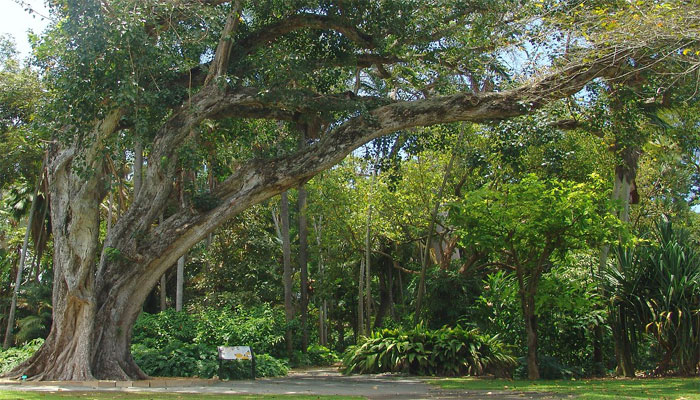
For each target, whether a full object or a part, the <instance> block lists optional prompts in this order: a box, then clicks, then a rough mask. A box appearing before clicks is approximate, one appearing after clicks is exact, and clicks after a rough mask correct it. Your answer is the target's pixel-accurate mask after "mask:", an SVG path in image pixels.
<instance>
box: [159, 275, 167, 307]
mask: <svg viewBox="0 0 700 400" xmlns="http://www.w3.org/2000/svg"><path fill="white" fill-rule="evenodd" d="M166 285H167V282H166V279H165V274H163V275H161V276H160V286H159V288H160V311H165V310H166V309H167V308H168V303H167V300H168V297H167V292H166Z"/></svg>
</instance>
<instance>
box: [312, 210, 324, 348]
mask: <svg viewBox="0 0 700 400" xmlns="http://www.w3.org/2000/svg"><path fill="white" fill-rule="evenodd" d="M313 221H314V223H313V225H314V231H315V232H316V247H318V278H317V279H318V283H317V285H318V286H322V285H325V283H326V280H325V265H324V264H323V248H322V247H321V233H322V223H323V216H322V215H321V216H319V217H318V218H315V217H314V218H313ZM327 320H328V302H327V301H326V298H325V295H321V304H320V307H319V310H318V340H319V343H320V344H321V346H328V329H327V327H326V326H327Z"/></svg>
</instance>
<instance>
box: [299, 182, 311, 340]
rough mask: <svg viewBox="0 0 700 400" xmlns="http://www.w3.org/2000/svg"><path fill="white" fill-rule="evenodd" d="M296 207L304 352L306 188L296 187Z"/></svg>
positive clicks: (306, 284) (307, 290)
mask: <svg viewBox="0 0 700 400" xmlns="http://www.w3.org/2000/svg"><path fill="white" fill-rule="evenodd" d="M297 193H298V199H297V207H298V211H299V216H298V217H299V271H300V281H301V282H300V286H301V312H300V314H301V351H302V352H304V353H306V349H307V348H308V347H309V325H308V319H309V265H308V264H309V261H308V259H309V257H308V248H309V246H308V240H307V238H308V226H307V220H306V197H307V193H306V188H305V187H304V186H303V185H302V186H299V189H298V192H297Z"/></svg>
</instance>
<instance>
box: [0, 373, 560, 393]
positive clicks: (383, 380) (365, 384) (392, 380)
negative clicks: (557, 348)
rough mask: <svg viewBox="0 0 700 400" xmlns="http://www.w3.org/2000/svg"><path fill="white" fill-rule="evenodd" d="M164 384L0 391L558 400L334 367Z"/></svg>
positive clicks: (48, 385)
mask: <svg viewBox="0 0 700 400" xmlns="http://www.w3.org/2000/svg"><path fill="white" fill-rule="evenodd" d="M160 382H165V383H167V384H165V385H161V387H114V386H112V387H101V385H94V387H86V386H85V385H84V384H82V383H78V382H73V383H71V382H41V383H40V384H32V383H30V382H25V383H23V384H21V385H19V384H17V383H7V382H0V390H32V391H51V392H55V391H124V392H149V393H212V394H213V393H217V394H232V395H236V394H241V395H243V394H246V395H256V394H308V395H331V396H332V395H339V396H340V395H342V396H363V397H366V398H368V399H499V400H500V399H558V398H560V397H554V396H551V395H546V394H537V393H518V392H488V391H478V390H473V391H449V390H441V389H439V388H438V387H437V386H435V385H430V384H428V383H426V380H425V379H420V378H413V377H401V376H392V375H381V374H380V375H352V376H343V375H341V374H339V373H338V372H336V371H334V370H331V369H315V370H308V371H295V372H292V373H290V374H289V376H286V377H282V378H263V379H257V380H255V381H250V380H248V381H226V382H221V381H214V382H212V381H200V382H206V383H199V384H198V383H197V381H195V382H194V383H192V382H191V381H190V382H188V386H178V380H166V381H160Z"/></svg>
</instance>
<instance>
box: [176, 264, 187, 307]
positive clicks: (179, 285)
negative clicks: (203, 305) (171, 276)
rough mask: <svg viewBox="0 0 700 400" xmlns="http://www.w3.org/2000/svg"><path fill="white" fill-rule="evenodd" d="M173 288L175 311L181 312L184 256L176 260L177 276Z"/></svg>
mask: <svg viewBox="0 0 700 400" xmlns="http://www.w3.org/2000/svg"><path fill="white" fill-rule="evenodd" d="M176 275H177V276H176V286H175V311H182V297H183V295H182V292H183V290H184V286H185V256H182V257H180V258H178V259H177V274H176Z"/></svg>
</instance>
